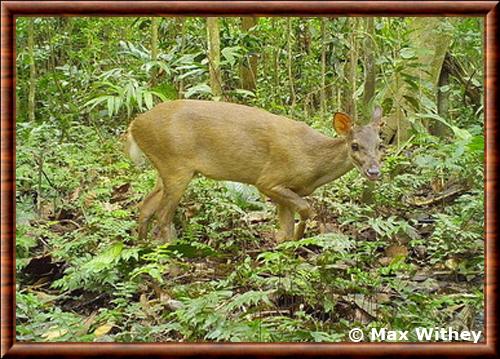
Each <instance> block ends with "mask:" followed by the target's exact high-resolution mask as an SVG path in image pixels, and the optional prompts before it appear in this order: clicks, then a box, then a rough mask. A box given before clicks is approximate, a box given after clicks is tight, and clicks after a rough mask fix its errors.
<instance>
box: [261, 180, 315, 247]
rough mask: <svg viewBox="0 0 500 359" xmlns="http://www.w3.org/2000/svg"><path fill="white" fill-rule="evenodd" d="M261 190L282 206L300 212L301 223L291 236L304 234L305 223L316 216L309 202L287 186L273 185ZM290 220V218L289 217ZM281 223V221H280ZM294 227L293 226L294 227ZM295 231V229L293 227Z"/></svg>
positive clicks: (297, 237)
mask: <svg viewBox="0 0 500 359" xmlns="http://www.w3.org/2000/svg"><path fill="white" fill-rule="evenodd" d="M261 192H262V193H264V194H265V195H267V196H268V197H269V198H271V199H272V200H273V201H275V202H277V203H278V205H280V206H285V207H288V208H289V210H290V211H291V212H292V215H291V216H292V221H293V212H298V213H299V215H300V223H299V227H298V229H297V233H295V235H292V236H290V238H292V237H293V238H294V239H300V238H301V237H302V236H303V235H304V230H305V223H306V221H307V220H308V219H309V218H312V217H314V212H313V210H312V209H311V207H310V206H309V203H307V201H306V200H305V199H303V198H302V197H300V196H299V195H298V194H297V193H295V192H293V191H292V190H290V189H288V188H286V187H273V188H271V189H264V188H262V189H261ZM288 220H289V219H288ZM280 224H281V221H280ZM292 228H293V227H292ZM292 233H293V229H292Z"/></svg>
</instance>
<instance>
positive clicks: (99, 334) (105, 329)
mask: <svg viewBox="0 0 500 359" xmlns="http://www.w3.org/2000/svg"><path fill="white" fill-rule="evenodd" d="M114 326H115V325H114V323H106V324H104V325H101V326H100V327H97V329H96V330H94V335H95V336H96V338H99V337H102V336H103V335H106V334H108V333H109V332H110V330H111V329H113V327H114Z"/></svg>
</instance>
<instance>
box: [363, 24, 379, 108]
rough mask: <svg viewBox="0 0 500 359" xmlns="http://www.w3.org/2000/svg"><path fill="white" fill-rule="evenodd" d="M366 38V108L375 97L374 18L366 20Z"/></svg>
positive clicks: (364, 97) (364, 96)
mask: <svg viewBox="0 0 500 359" xmlns="http://www.w3.org/2000/svg"><path fill="white" fill-rule="evenodd" d="M365 32H366V37H365V44H364V57H365V86H364V91H363V103H364V105H365V108H367V106H368V105H369V104H370V101H371V100H372V98H373V96H374V95H375V79H376V73H377V71H376V69H375V56H374V54H373V48H374V43H373V39H374V36H375V31H374V18H373V17H369V18H367V19H366V31H365Z"/></svg>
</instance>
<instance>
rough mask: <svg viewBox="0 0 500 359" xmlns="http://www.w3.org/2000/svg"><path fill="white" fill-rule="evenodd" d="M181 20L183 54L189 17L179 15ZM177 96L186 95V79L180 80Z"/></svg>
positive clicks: (181, 49) (181, 48)
mask: <svg viewBox="0 0 500 359" xmlns="http://www.w3.org/2000/svg"><path fill="white" fill-rule="evenodd" d="M178 19H179V21H181V44H180V50H179V52H180V53H181V54H183V53H184V47H185V45H186V21H187V18H184V17H179V18H178ZM177 97H178V98H183V97H184V79H181V80H179V88H178V89H177Z"/></svg>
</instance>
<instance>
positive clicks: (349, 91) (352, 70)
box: [342, 18, 358, 122]
mask: <svg viewBox="0 0 500 359" xmlns="http://www.w3.org/2000/svg"><path fill="white" fill-rule="evenodd" d="M347 21H349V25H350V26H349V27H350V29H351V31H350V37H349V45H350V49H349V60H348V61H347V62H346V64H345V67H344V76H345V77H346V81H347V86H345V87H344V96H343V105H342V107H343V109H344V111H345V112H347V113H349V114H350V115H351V116H352V119H353V121H354V122H357V119H358V116H357V106H356V99H355V98H354V97H355V92H356V83H357V68H358V49H357V41H356V32H357V27H358V25H357V22H358V19H356V18H349V19H347Z"/></svg>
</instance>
